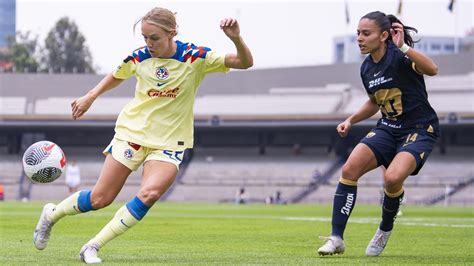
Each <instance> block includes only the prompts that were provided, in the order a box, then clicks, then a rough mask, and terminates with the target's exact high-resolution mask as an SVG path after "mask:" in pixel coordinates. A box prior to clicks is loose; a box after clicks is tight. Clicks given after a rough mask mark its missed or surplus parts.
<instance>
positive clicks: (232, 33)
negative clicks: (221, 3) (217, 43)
mask: <svg viewBox="0 0 474 266" xmlns="http://www.w3.org/2000/svg"><path fill="white" fill-rule="evenodd" d="M220 26H221V29H222V30H223V31H224V33H225V34H226V35H227V37H229V39H230V40H231V41H232V42H233V43H234V45H235V48H236V49H237V54H233V53H229V54H226V56H225V66H226V67H229V68H237V69H247V68H249V67H251V66H253V57H252V53H251V52H250V49H249V48H248V47H247V45H246V44H245V42H244V40H243V39H242V36H240V27H239V23H238V22H237V20H236V19H233V18H226V19H223V20H222V21H221V25H220Z"/></svg>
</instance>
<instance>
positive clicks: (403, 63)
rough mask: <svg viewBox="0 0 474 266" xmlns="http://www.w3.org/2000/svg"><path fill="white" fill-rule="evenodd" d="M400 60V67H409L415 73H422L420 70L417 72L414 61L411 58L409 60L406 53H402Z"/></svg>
mask: <svg viewBox="0 0 474 266" xmlns="http://www.w3.org/2000/svg"><path fill="white" fill-rule="evenodd" d="M402 54H403V53H402ZM400 60H401V64H400V67H403V68H406V69H410V70H411V71H414V72H415V73H417V74H419V75H422V73H420V72H418V70H416V67H415V66H416V65H415V62H413V60H411V59H410V57H408V55H406V54H403V56H401V59H400Z"/></svg>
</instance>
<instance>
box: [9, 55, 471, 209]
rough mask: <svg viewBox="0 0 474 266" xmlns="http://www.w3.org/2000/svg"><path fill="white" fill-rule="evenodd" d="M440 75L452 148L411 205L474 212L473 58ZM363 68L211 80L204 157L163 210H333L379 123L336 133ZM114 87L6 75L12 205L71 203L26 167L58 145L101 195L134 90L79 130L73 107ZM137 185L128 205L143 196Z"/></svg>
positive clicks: (368, 181) (203, 98)
mask: <svg viewBox="0 0 474 266" xmlns="http://www.w3.org/2000/svg"><path fill="white" fill-rule="evenodd" d="M434 60H435V62H436V63H437V64H438V66H439V69H440V71H439V75H438V76H435V77H426V85H427V89H428V94H429V101H430V103H431V104H432V106H433V107H434V109H435V110H436V111H437V112H438V115H439V118H440V123H441V128H442V137H441V138H440V140H439V142H438V144H437V147H436V149H435V150H434V151H433V152H432V154H431V155H430V159H429V160H428V162H427V164H426V165H425V167H424V168H423V169H422V171H421V172H420V174H419V175H417V176H413V177H409V179H408V180H407V182H406V187H405V189H406V191H407V193H406V195H407V204H446V205H460V206H472V205H474V193H473V192H474V189H473V188H474V185H473V183H474V160H473V154H474V137H473V136H474V66H473V62H474V51H470V52H463V53H459V54H455V55H440V56H435V57H434ZM359 67H360V63H354V64H334V65H324V66H307V67H295V68H275V69H257V70H248V71H233V72H231V73H229V74H227V75H223V74H211V75H209V76H207V78H206V79H205V80H204V82H203V83H202V85H201V87H200V91H199V93H198V95H197V98H196V102H195V147H194V149H193V150H189V151H187V153H186V155H185V161H184V162H183V164H182V166H181V171H180V173H179V174H178V177H177V179H176V181H175V183H174V185H173V187H172V188H171V189H170V190H169V191H168V193H167V194H166V195H165V196H164V198H163V199H162V200H166V201H190V202H232V201H233V200H234V195H235V192H236V191H237V190H238V189H239V188H242V187H243V188H245V189H246V191H247V192H248V201H249V202H264V201H265V200H266V199H268V198H270V197H271V196H272V195H275V193H278V192H279V193H280V195H281V199H282V200H281V202H287V203H299V202H303V203H329V202H331V201H332V198H333V193H334V190H335V185H336V183H337V182H338V179H339V176H340V172H341V166H342V164H343V162H344V161H345V159H346V157H347V155H348V154H349V152H350V150H351V149H352V148H353V147H354V145H355V144H356V143H357V142H358V140H359V139H360V138H362V137H363V136H364V135H365V134H367V132H368V131H369V129H370V128H372V127H373V126H374V125H375V121H376V119H378V115H377V116H374V117H373V118H371V119H369V120H367V121H364V122H362V123H360V124H358V125H356V126H355V127H354V128H353V130H352V132H351V134H350V135H349V136H348V137H347V138H345V139H341V138H339V137H338V136H337V134H336V131H335V127H336V125H337V124H338V123H340V122H341V121H342V120H343V119H345V118H346V117H347V116H348V115H350V114H352V113H353V112H354V111H356V110H357V109H358V108H359V107H360V106H361V104H362V103H363V102H364V101H366V99H367V95H366V93H365V90H364V89H363V87H362V83H361V81H360V76H359ZM102 77H103V76H101V75H90V74H61V75H53V74H16V73H13V74H12V73H1V74H0V156H1V160H0V184H1V185H3V186H4V188H5V198H6V200H15V199H21V198H29V199H33V200H45V199H62V198H64V197H65V196H66V195H67V188H66V186H65V185H64V179H63V178H60V179H59V180H57V181H55V182H53V183H51V184H41V185H31V184H30V183H29V182H28V180H27V179H25V178H24V176H23V175H22V166H21V156H22V153H23V151H24V150H25V148H26V147H28V146H29V145H30V144H31V143H33V142H35V141H39V140H43V139H47V140H50V141H53V142H56V143H57V144H59V145H60V146H61V147H62V148H63V150H64V151H65V153H66V156H67V157H68V158H69V159H75V160H77V161H78V164H79V165H80V166H81V170H82V185H81V186H82V188H91V187H92V186H93V184H94V183H95V180H96V179H97V177H98V174H99V171H100V168H101V165H102V161H103V158H102V155H101V152H102V150H103V149H104V148H105V147H106V145H107V144H108V143H109V141H110V140H111V138H112V136H113V134H114V131H113V128H114V124H115V119H116V117H117V115H118V113H119V111H120V110H121V109H122V107H123V106H124V105H125V104H126V103H127V102H128V101H129V100H130V99H131V98H132V97H133V95H134V90H135V80H133V79H130V80H127V81H125V82H124V83H122V85H121V86H120V87H118V88H116V89H114V90H112V91H109V92H107V93H106V94H105V95H103V96H101V97H100V98H99V99H98V100H97V101H96V102H95V103H94V104H93V106H92V107H91V109H90V110H89V112H88V113H87V114H86V115H85V117H84V118H83V119H81V120H78V121H73V120H72V119H71V114H70V113H71V111H70V103H71V101H72V100H73V99H74V98H77V97H80V96H82V95H83V94H85V93H86V92H87V91H88V90H90V89H91V88H92V87H93V86H95V85H96V84H97V83H98V82H99V81H100V80H101V79H102ZM140 174H141V169H139V170H138V171H137V172H134V173H132V175H131V176H130V177H129V179H128V181H127V184H126V185H125V187H124V189H123V190H122V192H121V193H120V195H119V196H118V200H127V199H129V198H130V197H131V196H132V195H133V194H134V193H136V192H137V191H138V187H139V182H140ZM381 190H382V171H381V170H379V169H375V170H374V171H372V172H369V173H368V174H366V176H364V177H363V178H362V179H361V180H360V181H359V191H360V193H359V195H358V201H359V202H364V203H374V204H375V203H379V201H380V198H381Z"/></svg>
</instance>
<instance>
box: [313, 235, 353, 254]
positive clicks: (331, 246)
mask: <svg viewBox="0 0 474 266" xmlns="http://www.w3.org/2000/svg"><path fill="white" fill-rule="evenodd" d="M319 238H320V239H322V240H325V241H326V243H325V244H324V245H323V246H322V247H320V248H319V249H318V253H319V255H321V256H325V255H333V254H343V253H344V250H346V246H345V245H344V240H342V238H340V237H338V236H320V237H319Z"/></svg>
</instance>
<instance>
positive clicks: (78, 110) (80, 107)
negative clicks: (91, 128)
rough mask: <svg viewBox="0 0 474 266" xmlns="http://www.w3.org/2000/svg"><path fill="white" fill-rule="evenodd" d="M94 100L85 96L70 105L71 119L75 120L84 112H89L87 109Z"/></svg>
mask: <svg viewBox="0 0 474 266" xmlns="http://www.w3.org/2000/svg"><path fill="white" fill-rule="evenodd" d="M94 100H95V98H94V97H92V96H91V95H89V94H86V95H84V96H82V97H81V98H79V99H76V100H74V101H73V102H72V103H71V109H72V119H74V120H76V119H78V118H80V117H81V116H83V115H84V114H85V112H87V110H89V107H91V105H92V103H93V102H94Z"/></svg>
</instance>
